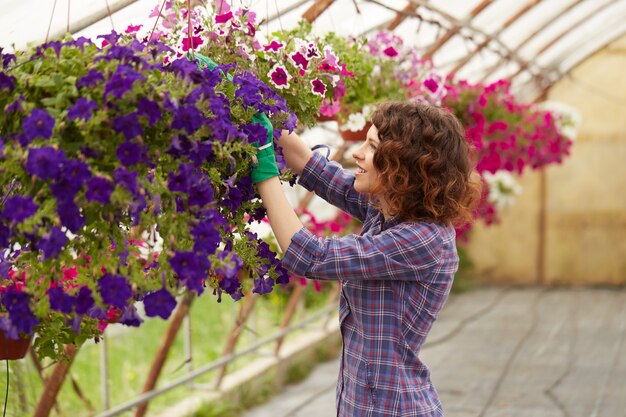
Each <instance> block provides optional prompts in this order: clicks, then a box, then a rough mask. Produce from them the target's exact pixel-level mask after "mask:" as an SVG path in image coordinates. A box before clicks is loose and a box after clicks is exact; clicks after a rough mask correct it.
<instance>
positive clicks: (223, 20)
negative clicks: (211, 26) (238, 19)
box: [215, 11, 233, 23]
mask: <svg viewBox="0 0 626 417" xmlns="http://www.w3.org/2000/svg"><path fill="white" fill-rule="evenodd" d="M232 18H233V12H231V11H229V12H227V13H224V14H218V15H217V16H215V23H226V22H228V21H229V20H230V19H232Z"/></svg>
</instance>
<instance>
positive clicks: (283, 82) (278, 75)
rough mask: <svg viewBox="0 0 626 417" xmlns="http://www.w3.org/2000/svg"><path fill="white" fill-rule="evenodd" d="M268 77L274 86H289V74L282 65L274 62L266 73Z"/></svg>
mask: <svg viewBox="0 0 626 417" xmlns="http://www.w3.org/2000/svg"><path fill="white" fill-rule="evenodd" d="M267 75H268V76H269V77H270V80H271V82H272V84H274V87H276V88H280V89H283V88H289V80H291V75H289V72H287V69H286V68H285V67H283V66H282V65H279V64H276V65H274V66H273V67H272V69H271V70H270V72H268V73H267Z"/></svg>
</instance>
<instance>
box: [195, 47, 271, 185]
mask: <svg viewBox="0 0 626 417" xmlns="http://www.w3.org/2000/svg"><path fill="white" fill-rule="evenodd" d="M194 58H195V59H196V63H197V64H198V67H199V68H203V67H206V68H208V69H210V70H212V69H214V68H215V67H216V66H217V64H216V63H215V61H213V60H212V59H211V58H209V57H206V56H204V55H201V54H198V53H194ZM229 78H230V77H229ZM252 122H253V123H258V124H260V125H261V126H263V127H264V128H265V130H266V131H267V142H266V143H265V144H263V145H260V144H258V143H256V142H255V143H254V146H256V148H257V153H256V161H255V162H254V163H253V165H252V182H253V183H254V184H257V183H259V182H261V181H264V180H266V179H268V178H272V177H277V176H278V175H279V172H278V166H277V165H276V156H275V155H274V128H273V127H272V123H271V122H270V119H269V118H268V117H267V115H266V114H265V113H257V114H255V115H254V116H252Z"/></svg>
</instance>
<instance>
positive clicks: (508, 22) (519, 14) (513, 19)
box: [450, 0, 542, 74]
mask: <svg viewBox="0 0 626 417" xmlns="http://www.w3.org/2000/svg"><path fill="white" fill-rule="evenodd" d="M541 2H542V0H533V1H530V2H528V3H526V5H525V6H524V7H522V8H521V9H520V10H518V11H517V13H515V14H514V15H513V16H511V17H510V18H508V19H507V20H506V22H504V23H502V25H501V26H500V28H499V29H498V30H497V31H496V32H495V33H494V35H495V36H500V34H501V33H502V32H504V31H505V30H506V29H508V27H509V26H511V25H512V24H513V23H514V22H516V21H517V19H519V18H520V17H522V16H523V15H525V14H526V13H527V12H529V11H530V10H532V8H533V7H535V6H536V5H538V4H539V3H541ZM489 42H490V40H489V39H485V40H483V41H482V42H481V43H480V44H479V45H477V46H476V49H474V51H472V52H471V53H470V54H467V56H465V58H463V59H462V60H461V61H459V62H458V63H457V65H456V66H455V67H454V68H453V69H452V71H450V72H451V73H452V74H454V73H456V72H458V71H459V70H460V69H461V68H463V67H464V66H465V65H466V64H467V63H468V62H469V61H470V60H471V59H472V58H474V57H475V56H476V54H478V53H479V52H480V51H482V50H483V49H484V48H485V46H487V45H488V44H489Z"/></svg>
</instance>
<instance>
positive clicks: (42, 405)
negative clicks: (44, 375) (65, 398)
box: [33, 345, 78, 417]
mask: <svg viewBox="0 0 626 417" xmlns="http://www.w3.org/2000/svg"><path fill="white" fill-rule="evenodd" d="M63 349H64V350H65V355H66V356H67V360H63V361H61V362H58V363H57V364H56V365H55V366H54V370H53V371H52V375H51V376H50V378H49V379H48V382H47V383H46V387H45V388H44V391H43V393H42V394H41V397H40V398H39V403H38V404H37V409H36V410H35V414H33V417H48V416H49V415H50V411H51V410H52V407H53V406H54V404H55V403H56V399H57V396H58V395H59V391H60V390H61V387H62V386H63V382H64V381H65V377H66V376H67V373H68V372H69V370H70V366H72V363H73V362H74V358H76V354H77V353H78V348H77V347H76V345H65V346H64V348H63Z"/></svg>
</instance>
